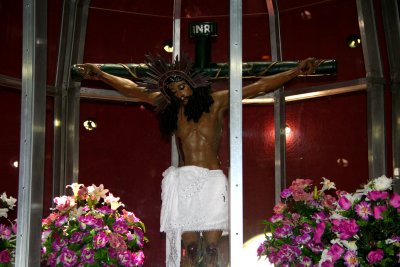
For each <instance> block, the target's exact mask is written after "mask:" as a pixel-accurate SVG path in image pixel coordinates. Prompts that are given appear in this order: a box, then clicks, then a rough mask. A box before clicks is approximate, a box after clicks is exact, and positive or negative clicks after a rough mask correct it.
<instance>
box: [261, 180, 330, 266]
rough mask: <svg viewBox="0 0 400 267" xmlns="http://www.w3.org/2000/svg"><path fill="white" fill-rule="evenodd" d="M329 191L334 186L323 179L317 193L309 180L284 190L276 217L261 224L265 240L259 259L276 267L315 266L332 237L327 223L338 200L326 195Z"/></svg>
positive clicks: (298, 181) (316, 189)
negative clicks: (264, 259) (263, 227)
mask: <svg viewBox="0 0 400 267" xmlns="http://www.w3.org/2000/svg"><path fill="white" fill-rule="evenodd" d="M330 189H335V184H334V183H332V182H331V181H329V180H328V179H325V178H323V182H322V188H321V189H320V190H318V188H317V187H316V186H313V184H312V180H310V179H297V180H295V181H293V183H292V185H291V186H290V187H289V188H287V189H285V190H283V191H282V192H281V195H280V197H281V202H279V203H278V204H277V205H276V206H275V207H274V209H273V211H274V213H275V215H273V216H272V217H271V218H270V219H269V221H264V224H266V228H265V231H266V240H265V241H264V242H263V243H262V244H261V245H260V246H259V248H258V250H257V254H258V256H259V257H261V256H267V257H268V259H269V261H270V262H271V263H272V264H275V265H276V266H315V264H317V263H318V262H319V261H320V259H321V255H322V252H323V250H324V247H325V245H326V244H327V243H329V240H330V239H331V238H333V236H334V235H333V233H330V231H329V224H328V223H327V221H328V218H329V215H330V211H331V210H332V208H334V205H335V203H336V201H337V199H336V198H335V197H334V196H332V195H330V194H327V191H328V190H330ZM269 233H271V234H269Z"/></svg>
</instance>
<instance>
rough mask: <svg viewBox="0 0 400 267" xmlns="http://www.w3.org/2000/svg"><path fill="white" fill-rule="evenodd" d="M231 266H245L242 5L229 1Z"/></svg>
mask: <svg viewBox="0 0 400 267" xmlns="http://www.w3.org/2000/svg"><path fill="white" fill-rule="evenodd" d="M229 23H230V27H229V31H230V42H229V43H230V47H229V48H230V50H229V55H230V58H229V71H230V80H229V98H230V99H229V100H230V102H229V103H230V107H229V108H230V122H229V125H230V169H229V187H230V197H231V198H230V220H229V224H230V242H229V246H230V266H232V267H236V266H238V267H239V266H240V267H241V266H244V265H243V264H242V262H241V261H243V260H244V259H243V257H242V247H243V160H242V156H243V150H242V1H241V0H230V22H229Z"/></svg>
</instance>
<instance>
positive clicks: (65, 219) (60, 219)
mask: <svg viewBox="0 0 400 267" xmlns="http://www.w3.org/2000/svg"><path fill="white" fill-rule="evenodd" d="M67 222H68V216H67V215H61V216H60V217H58V218H57V219H56V221H55V222H54V225H55V226H56V227H61V226H63V225H64V224H65V223H67Z"/></svg>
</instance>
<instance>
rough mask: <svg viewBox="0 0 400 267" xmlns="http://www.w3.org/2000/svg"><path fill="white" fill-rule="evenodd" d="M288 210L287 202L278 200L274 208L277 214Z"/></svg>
mask: <svg viewBox="0 0 400 267" xmlns="http://www.w3.org/2000/svg"><path fill="white" fill-rule="evenodd" d="M285 210H286V204H285V203H282V202H278V204H276V205H275V207H274V208H273V211H274V213H275V214H281V213H283V212H284V211H285Z"/></svg>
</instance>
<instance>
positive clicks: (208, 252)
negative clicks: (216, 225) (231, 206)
mask: <svg viewBox="0 0 400 267" xmlns="http://www.w3.org/2000/svg"><path fill="white" fill-rule="evenodd" d="M221 236H222V231H207V232H204V233H203V238H204V243H205V255H204V256H205V263H206V265H205V266H206V267H217V266H218V241H219V239H220V238H221Z"/></svg>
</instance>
